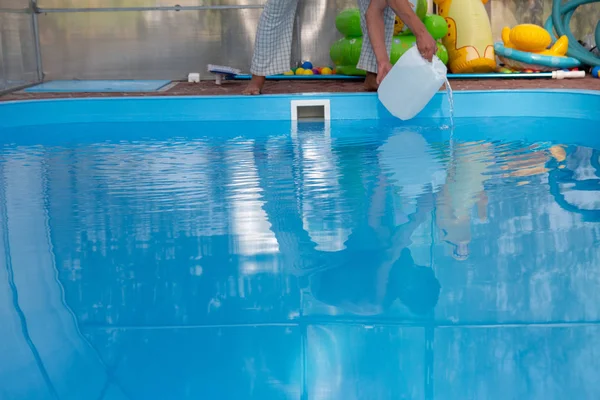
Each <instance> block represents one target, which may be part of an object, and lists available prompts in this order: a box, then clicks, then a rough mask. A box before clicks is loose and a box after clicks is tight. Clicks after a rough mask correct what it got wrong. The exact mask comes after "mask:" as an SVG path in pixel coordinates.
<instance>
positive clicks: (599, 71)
mask: <svg viewBox="0 0 600 400" xmlns="http://www.w3.org/2000/svg"><path fill="white" fill-rule="evenodd" d="M592 76H593V77H594V78H600V67H594V68H593V69H592Z"/></svg>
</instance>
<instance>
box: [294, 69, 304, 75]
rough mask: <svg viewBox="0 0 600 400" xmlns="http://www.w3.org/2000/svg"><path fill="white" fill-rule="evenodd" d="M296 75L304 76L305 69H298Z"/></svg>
mask: <svg viewBox="0 0 600 400" xmlns="http://www.w3.org/2000/svg"><path fill="white" fill-rule="evenodd" d="M296 75H304V68H296Z"/></svg>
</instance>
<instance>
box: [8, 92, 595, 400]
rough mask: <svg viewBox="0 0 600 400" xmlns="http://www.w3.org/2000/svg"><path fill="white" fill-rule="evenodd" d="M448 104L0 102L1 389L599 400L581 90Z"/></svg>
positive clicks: (486, 96)
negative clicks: (314, 110) (324, 106)
mask: <svg viewBox="0 0 600 400" xmlns="http://www.w3.org/2000/svg"><path fill="white" fill-rule="evenodd" d="M298 100H309V101H315V100H316V101H317V102H319V101H321V102H322V101H326V100H328V101H329V104H328V108H329V120H326V121H320V120H314V119H313V120H310V121H298V122H292V123H290V118H291V115H292V105H291V102H292V101H298ZM445 101H446V100H445V98H444V96H441V95H440V96H438V97H437V98H436V99H435V100H434V103H433V104H431V105H430V106H429V107H428V108H427V109H426V110H424V112H423V113H422V114H421V115H420V117H419V118H417V119H415V120H413V121H410V122H408V123H403V122H401V121H397V120H395V119H393V118H391V117H390V116H389V115H387V114H386V112H385V110H384V109H382V108H381V107H380V106H379V105H378V103H377V100H376V97H375V96H373V95H327V96H325V95H306V96H265V97H261V98H258V99H255V98H253V99H249V98H225V97H224V98H142V99H86V100H61V101H32V102H18V103H0V134H1V137H0V141H1V143H2V149H1V150H0V224H1V229H0V231H1V232H2V240H1V241H0V252H2V257H0V260H2V261H0V262H1V263H2V268H0V285H1V286H0V288H1V290H0V319H1V320H2V324H0V338H1V340H0V349H1V354H3V357H2V359H0V398H2V399H13V398H14V399H110V400H113V399H115V400H116V399H192V398H193V399H197V398H203V399H250V398H251V399H284V398H285V399H369V400H371V399H400V398H407V399H433V398H435V399H484V398H485V399H507V398H518V397H520V398H528V399H538V398H539V399H564V398H567V397H574V398H597V397H598V396H599V395H600V393H599V392H600V389H598V386H597V385H596V375H597V373H596V371H597V370H598V369H599V368H600V361H598V360H600V357H599V354H600V327H599V325H598V321H599V320H600V306H599V305H600V291H599V290H598V287H599V284H600V274H599V272H600V247H599V246H598V242H599V240H600V223H599V221H600V136H598V135H597V133H598V132H599V129H598V127H599V126H600V114H599V113H597V112H595V110H598V109H600V95H599V94H597V93H594V92H550V91H539V92H534V91H529V92H517V93H514V92H511V93H509V92H487V93H481V92H474V93H455V106H456V110H455V116H456V119H455V127H454V129H450V128H449V127H448V123H449V120H448V109H447V104H446V102H445ZM296 104H297V103H296Z"/></svg>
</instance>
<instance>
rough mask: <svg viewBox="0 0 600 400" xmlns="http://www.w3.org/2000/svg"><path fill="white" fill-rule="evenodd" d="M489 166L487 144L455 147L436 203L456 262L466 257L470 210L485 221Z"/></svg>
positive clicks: (469, 232)
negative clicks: (474, 210)
mask: <svg viewBox="0 0 600 400" xmlns="http://www.w3.org/2000/svg"><path fill="white" fill-rule="evenodd" d="M491 164H492V154H491V149H490V148H489V145H485V144H478V143H459V144H457V145H456V146H455V148H454V153H453V160H452V161H451V165H450V167H449V169H448V179H447V182H446V184H445V185H444V187H443V189H442V191H441V193H440V196H439V197H438V201H437V212H436V222H437V226H438V228H440V229H441V230H442V232H443V234H444V241H446V242H447V243H449V244H450V245H452V247H453V252H452V255H453V257H454V258H456V259H457V260H461V261H462V260H466V259H467V258H468V257H469V243H470V242H471V211H472V209H473V207H474V206H475V205H477V214H478V217H479V218H480V219H481V220H486V219H487V195H486V193H485V188H484V182H485V181H486V180H487V179H488V175H487V174H486V170H487V168H488V167H489V166H490V165H491Z"/></svg>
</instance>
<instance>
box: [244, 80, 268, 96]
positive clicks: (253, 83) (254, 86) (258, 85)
mask: <svg viewBox="0 0 600 400" xmlns="http://www.w3.org/2000/svg"><path fill="white" fill-rule="evenodd" d="M265 81H266V78H265V77H264V76H257V75H252V79H250V83H249V84H248V86H246V89H244V91H243V92H242V94H245V95H248V96H256V95H259V94H261V93H262V88H263V86H264V84H265Z"/></svg>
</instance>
